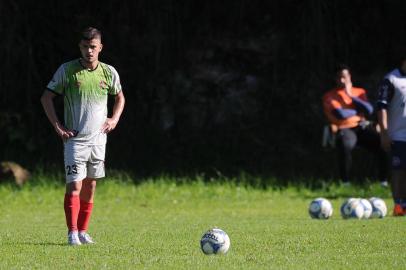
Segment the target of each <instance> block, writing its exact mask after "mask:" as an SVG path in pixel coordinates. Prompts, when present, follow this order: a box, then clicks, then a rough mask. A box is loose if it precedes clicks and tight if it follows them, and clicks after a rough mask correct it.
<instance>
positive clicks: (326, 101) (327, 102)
mask: <svg viewBox="0 0 406 270" xmlns="http://www.w3.org/2000/svg"><path fill="white" fill-rule="evenodd" d="M323 108H324V111H325V112H327V113H328V114H330V115H332V116H334V117H335V118H337V119H340V120H343V119H347V118H349V117H352V116H354V115H357V111H356V110H354V109H344V108H343V107H342V106H341V104H340V102H338V101H337V100H335V99H334V98H332V97H329V96H325V97H324V98H323Z"/></svg>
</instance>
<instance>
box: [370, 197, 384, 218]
mask: <svg viewBox="0 0 406 270" xmlns="http://www.w3.org/2000/svg"><path fill="white" fill-rule="evenodd" d="M369 202H370V203H371V205H372V213H371V217H372V218H384V217H385V216H386V214H387V212H388V208H387V207H386V203H385V201H384V200H382V199H381V198H378V197H372V198H370V199H369Z"/></svg>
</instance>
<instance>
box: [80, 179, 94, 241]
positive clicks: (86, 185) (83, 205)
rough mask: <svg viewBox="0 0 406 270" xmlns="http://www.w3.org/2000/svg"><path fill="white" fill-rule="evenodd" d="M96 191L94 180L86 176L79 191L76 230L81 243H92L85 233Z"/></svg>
mask: <svg viewBox="0 0 406 270" xmlns="http://www.w3.org/2000/svg"><path fill="white" fill-rule="evenodd" d="M95 191H96V180H95V179H93V178H86V179H85V180H83V183H82V190H81V192H80V211H79V217H78V230H79V239H80V241H81V242H82V244H93V243H94V242H93V240H92V239H91V237H90V236H89V235H88V234H87V228H88V226H89V222H90V217H91V215H92V210H93V198H94V193H95Z"/></svg>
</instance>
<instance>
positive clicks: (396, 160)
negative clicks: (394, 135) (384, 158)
mask: <svg viewBox="0 0 406 270" xmlns="http://www.w3.org/2000/svg"><path fill="white" fill-rule="evenodd" d="M391 159H392V160H391V162H392V169H394V170H406V142H402V141H394V142H392V146H391Z"/></svg>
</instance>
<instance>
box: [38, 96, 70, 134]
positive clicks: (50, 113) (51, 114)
mask: <svg viewBox="0 0 406 270" xmlns="http://www.w3.org/2000/svg"><path fill="white" fill-rule="evenodd" d="M55 97H56V94H55V93H52V92H51V91H49V90H45V91H44V93H43V94H42V96H41V104H42V107H43V108H44V111H45V114H46V115H47V117H48V120H49V122H51V124H52V126H53V127H54V129H55V131H56V133H57V134H58V135H59V136H60V137H61V138H62V139H68V138H70V137H73V136H74V132H73V131H71V130H67V129H66V128H65V127H64V126H63V125H61V123H60V122H59V119H58V116H57V114H56V112H55V106H54V98H55Z"/></svg>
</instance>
